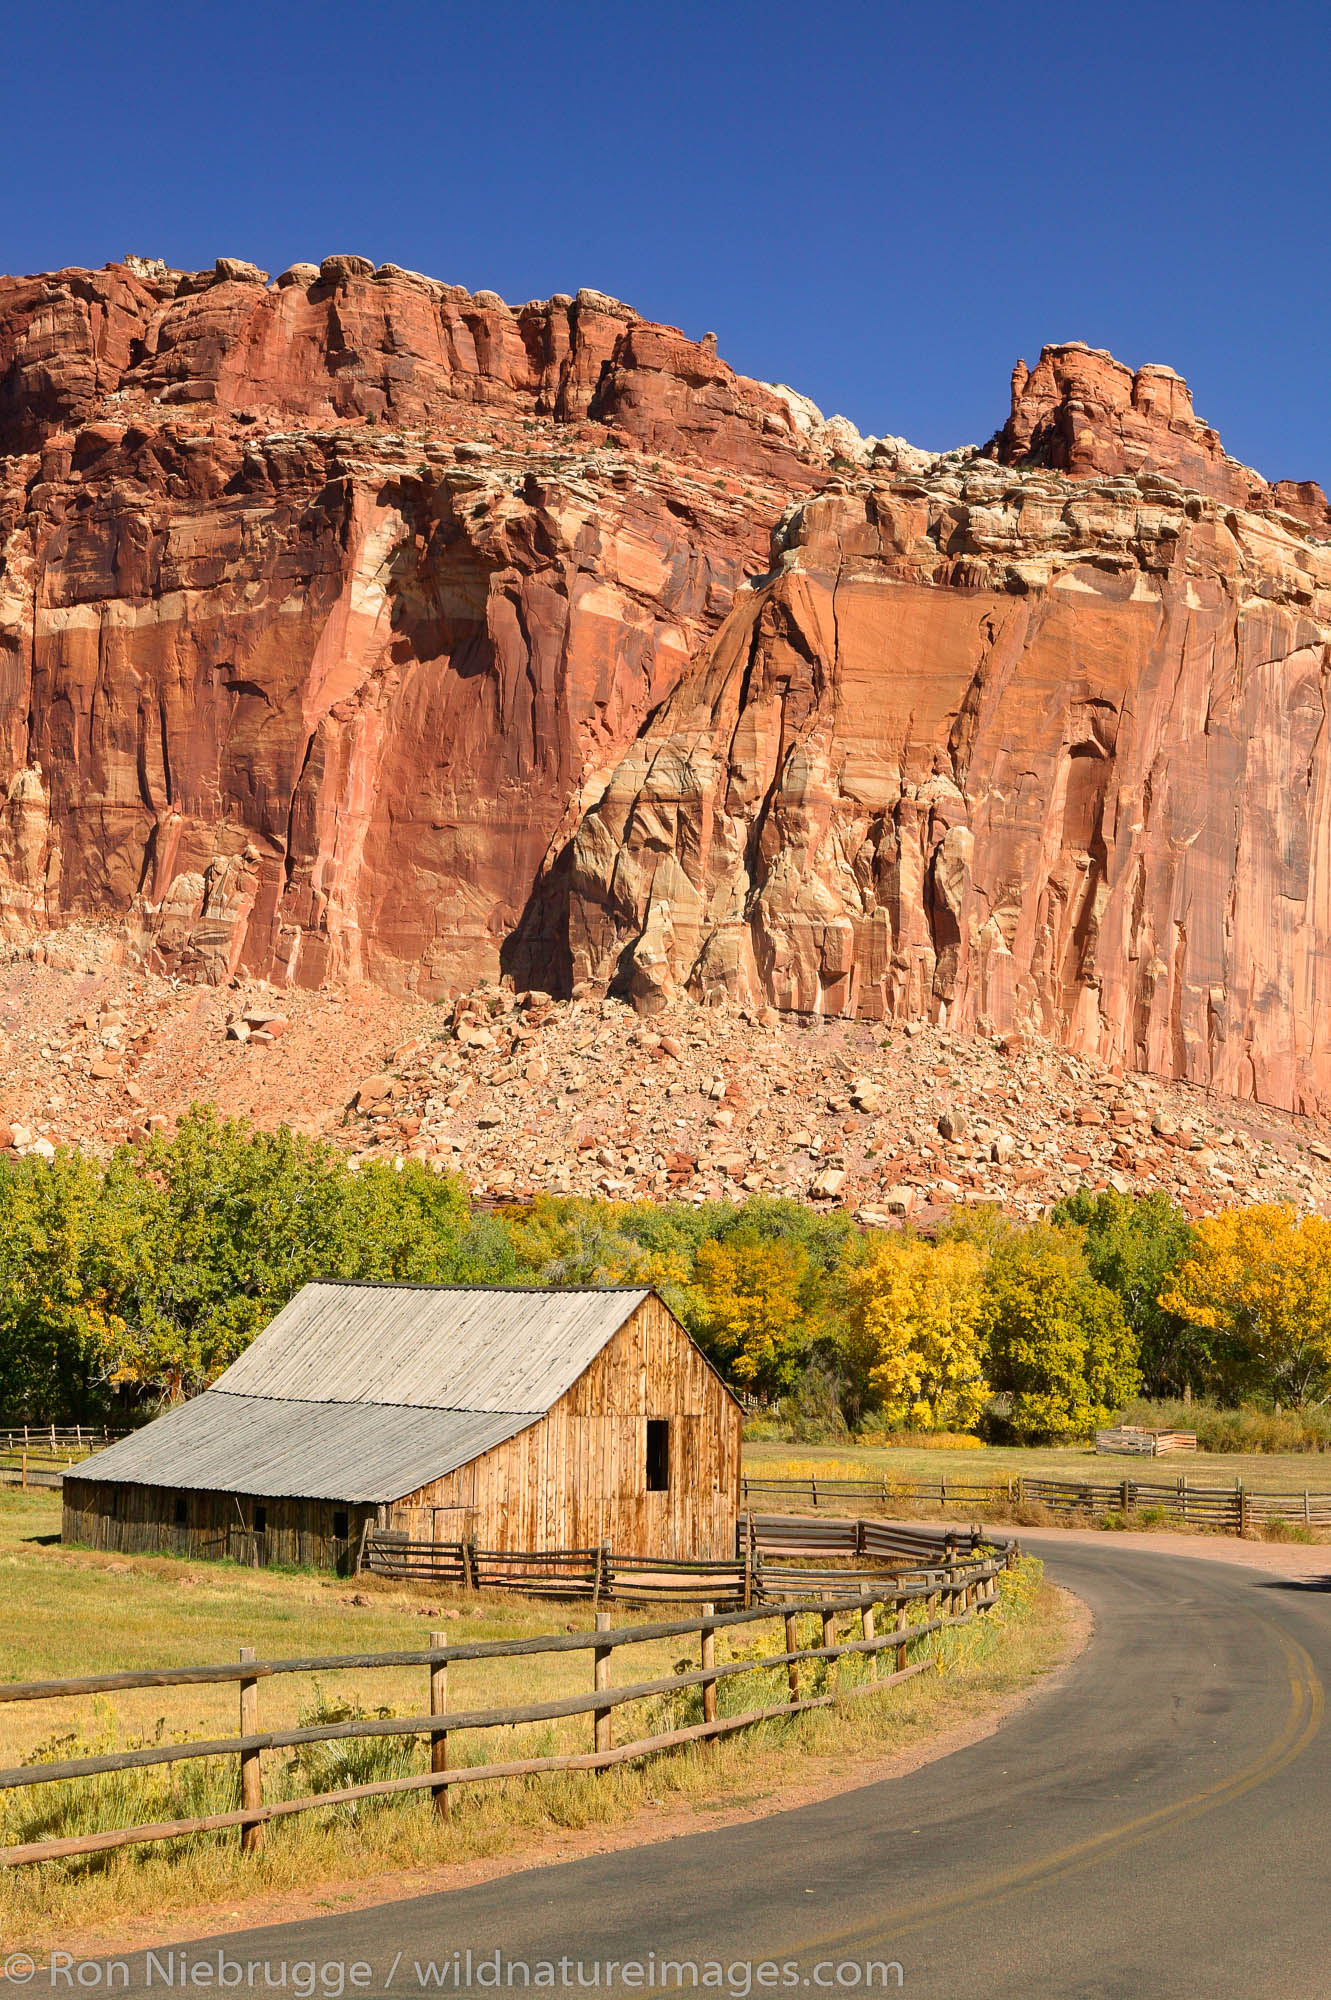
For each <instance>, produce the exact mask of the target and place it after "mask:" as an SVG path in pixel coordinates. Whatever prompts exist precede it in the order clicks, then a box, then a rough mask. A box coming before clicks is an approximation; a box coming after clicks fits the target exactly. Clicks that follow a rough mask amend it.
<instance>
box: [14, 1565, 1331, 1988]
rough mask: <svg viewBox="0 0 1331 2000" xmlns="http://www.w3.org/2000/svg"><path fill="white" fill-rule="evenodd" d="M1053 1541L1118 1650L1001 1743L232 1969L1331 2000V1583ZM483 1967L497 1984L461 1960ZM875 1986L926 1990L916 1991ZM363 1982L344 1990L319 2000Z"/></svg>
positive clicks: (397, 1978)
mask: <svg viewBox="0 0 1331 2000" xmlns="http://www.w3.org/2000/svg"><path fill="white" fill-rule="evenodd" d="M1027 1539H1028V1542H1029V1545H1030V1546H1031V1547H1032V1548H1033V1549H1036V1550H1037V1552H1039V1553H1042V1554H1045V1555H1046V1557H1047V1559H1048V1561H1049V1567H1050V1573H1051V1574H1052V1575H1053V1576H1054V1577H1055V1578H1056V1579H1057V1580H1058V1581H1060V1582H1063V1583H1066V1584H1067V1585H1068V1586H1069V1587H1070V1588H1072V1589H1073V1590H1075V1591H1077V1592H1078V1593H1079V1594H1080V1595H1081V1596H1083V1597H1084V1598H1085V1599H1086V1601H1087V1602H1088V1603H1089V1604H1090V1605H1091V1607H1092V1609H1093V1611H1094V1613H1095V1618H1096V1633H1095V1636H1094V1638H1093V1639H1092V1641H1091V1643H1090V1645H1089V1646H1088V1648H1087V1649H1086V1651H1085V1652H1084V1653H1083V1655H1082V1656H1081V1658H1080V1660H1079V1661H1078V1662H1077V1663H1076V1664H1075V1665H1074V1666H1073V1667H1072V1669H1071V1670H1070V1672H1069V1674H1068V1676H1067V1679H1066V1681H1065V1682H1064V1684H1063V1685H1062V1686H1061V1687H1060V1688H1057V1689H1055V1690H1053V1691H1052V1692H1050V1693H1048V1694H1045V1695H1042V1696H1041V1697H1039V1698H1038V1699H1037V1700H1036V1701H1035V1702H1033V1703H1032V1704H1031V1705H1030V1706H1029V1707H1027V1708H1026V1709H1024V1710H1023V1711H1022V1712H1021V1713H1020V1714H1019V1715H1017V1716H1016V1717H1014V1718H1013V1720H1011V1721H1010V1722H1009V1723H1007V1724H1006V1725H1005V1726H1004V1727H1003V1728H1001V1729H1000V1730H999V1731H998V1733H997V1734H996V1735H995V1736H993V1737H991V1738H989V1739H988V1740H987V1741H985V1742H982V1743H979V1744H976V1745H975V1746H973V1747H972V1748H971V1749H968V1750H963V1751H959V1752H957V1753H956V1754H955V1755H953V1756H951V1757H948V1758H945V1759H943V1760H942V1761H940V1762H939V1763H936V1764H933V1765H931V1766H926V1767H925V1768H924V1769H922V1770H919V1771H916V1772H914V1773H913V1774H911V1775H910V1776H907V1777H904V1778H900V1779H895V1780H892V1781H890V1782H887V1783H883V1784H878V1785H873V1786H870V1787H867V1788H865V1789H862V1790H859V1791H855V1792H851V1793H847V1794H845V1795H843V1796H841V1797H839V1798H835V1799H831V1800H828V1801H826V1802H825V1803H823V1804H820V1805H815V1806H810V1807H805V1808H802V1809H800V1810H799V1811H795V1812H789V1813H784V1814H779V1815H777V1816H775V1817H774V1818H771V1819H767V1820H763V1821H759V1822H756V1823H753V1824H750V1825H745V1826H741V1827H737V1828H730V1829H727V1830H724V1831H717V1832H713V1833H699V1834H697V1835H692V1836H689V1837H688V1838H686V1839H682V1840H678V1841H674V1842H670V1843H666V1844H663V1845H659V1846H653V1847H645V1848H639V1849H636V1850H628V1851H621V1852H618V1853H613V1854H607V1855H600V1856H595V1857H592V1858H589V1859H586V1860H580V1861H575V1862H570V1863H567V1864H565V1865H562V1866H556V1867H549V1868H543V1869H534V1870H532V1871H531V1872H530V1873H527V1874H522V1875H516V1876H509V1877H507V1878H505V1879H503V1880H501V1881H498V1882H495V1883H492V1884H489V1885H486V1886H484V1887H481V1888H476V1889H470V1890H463V1891H455V1892H453V1893H450V1894H446V1895H439V1896H429V1897H422V1898H420V1899H419V1900H415V1901H411V1902H399V1903H394V1904H391V1905H388V1906H385V1907H383V1908H381V1909H378V1910H370V1911H362V1912H358V1913H355V1914H347V1915H344V1916H340V1917H339V1916H330V1917H320V1918H319V1919H318V1920H316V1921H311V1922H308V1923H303V1924H297V1925H284V1926H281V1927H279V1928H276V1929H268V1930H262V1931H255V1932H250V1933H248V1934H245V1935H242V1936H235V1937H232V1938H230V1939H228V1940H226V1943H225V1946H224V1947H222V1949H223V1950H224V1952H225V1955H226V1956H227V1958H228V1960H229V1961H230V1962H231V1963H232V1964H235V1965H242V1966H248V1965H250V1964H255V1965H257V1967H258V1970H257V1971H256V1972H255V1973H253V1974H247V1975H246V1976H247V1978H248V1979H252V1980H253V1981H254V1990H262V1988H263V1981H264V1973H263V1964H264V1961H265V1960H266V1961H268V1962H269V1964H270V1966H271V1968H272V1976H274V1977H276V1976H277V1968H278V1965H279V1962H281V1961H286V1963H287V1965H288V1969H290V1967H291V1966H292V1965H293V1964H294V1963H296V1962H297V1961H302V1960H312V1961H314V1962H315V1964H316V1965H317V1966H328V1967H330V1968H333V1967H335V1966H336V1965H337V1964H350V1963H352V1962H354V1961H357V1960H361V1961H365V1962H367V1963H368V1964H370V1965H371V1966H372V1967H373V1973H372V1975H371V1977H370V1978H369V1980H368V1981H367V1983H366V1984H365V1985H364V1986H363V1987H361V1988H360V1990H362V1991H367V1992H369V1993H370V1994H372V1995H379V1994H382V1993H383V1992H384V1991H385V1989H386V1984H387V1981H388V1975H389V1971H390V1968H392V1967H393V1966H394V1963H395V1961H396V1970H395V1971H394V1972H393V1976H392V1981H391V1985H388V1986H387V1990H388V1991H390V1992H391V1993H393V1994H394V1995H397V1994H402V1995H405V1996H406V2000H417V1996H418V1995H419V1993H420V1992H421V1991H422V1985H421V1976H420V1975H419V1974H418V1973H417V1970H416V1967H417V1964H418V1963H419V1964H420V1966H421V1967H422V1968H424V1967H425V1966H426V1965H427V1962H431V1961H432V1962H433V1963H434V1964H435V1965H436V1967H438V1969H439V1971H438V1976H439V1979H440V1984H439V1986H437V1987H435V1988H433V1989H432V1990H434V1991H440V1990H442V1991H443V1992H445V1993H447V1992H456V1991H473V1992H484V1991H486V1990H488V1989H489V1988H491V1987H492V1986H493V1984H494V1981H493V1977H492V1974H493V1966H494V1961H493V1959H492V1957H491V1954H492V1953H494V1952H495V1951H496V1950H498V1951H499V1952H500V1953H501V1954H502V1959H501V1968H502V1969H501V1972H500V1990H502V1991H507V1990H509V1984H508V1978H509V1974H508V1967H509V1963H510V1962H511V1961H521V1962H522V1965H523V1966H524V1967H525V1968H527V1970H528V1972H529V1976H530V1979H531V1981H532V1984H533V1985H536V1984H537V1983H538V1981H540V1980H541V1979H542V1977H543V1976H545V1977H548V1978H549V1979H550V1980H552V1981H553V1985H554V1990H556V1991H560V1990H566V1991H578V1990H580V1989H579V1983H578V1974H579V1966H581V1971H582V1975H583V1977H584V1978H585V1979H586V1980H587V1981H588V1982H589V1983H590V1981H591V1979H592V1975H593V1966H594V1965H595V1966H597V1967H599V1968H600V1977H601V1981H602V1990H605V1986H606V1983H607V1975H606V1973H605V1970H604V1966H605V1962H606V1961H613V1962H615V1963H616V1965H617V1967H618V1968H620V1969H617V1970H616V1971H615V1972H614V1973H613V1975H611V1976H610V1979H609V1984H610V1987H611V1990H613V1991H615V1992H629V1991H640V1992H647V1991H655V1990H660V1978H659V1973H660V1962H661V1960H663V1959H669V1960H672V1961H694V1962H696V1963H697V1964H698V1965H699V1968H700V1970H699V1980H700V1983H701V1982H702V1981H704V1980H705V1979H706V1977H707V1971H706V1968H707V1964H708V1962H709V1961H711V1962H714V1963H715V1964H716V1965H718V1966H720V1967H722V1968H725V1970H724V1971H723V1972H722V1973H720V1974H713V1977H714V1978H715V1979H717V1980H718V1981H719V1990H720V1991H721V1992H723V1993H729V1994H732V1995H733V1994H742V1993H744V1991H745V1988H746V1987H747V1986H751V1990H752V1992H754V1993H758V1992H761V1991H764V1990H773V1991H777V1992H781V1991H790V1990H792V1988H793V1989H796V1990H807V1991H808V1992H809V1993H810V1994H816V1993H817V1991H818V1989H819V1988H820V1987H823V1988H825V1989H826V1990H829V1991H833V1992H838V1991H839V1992H847V1991H858V1990H864V1987H865V1984H866V1975H865V1973H864V1971H863V1968H864V1967H865V1966H866V1965H871V1964H873V1963H875V1962H876V1963H878V1964H879V1965H883V1964H889V1963H890V1962H892V1961H896V1962H898V1963H899V1964H900V1966H901V1968H902V1982H903V1983H902V1989H901V1990H903V1991H905V1992H908V1993H912V1994H914V1995H916V1996H919V2000H925V1996H928V2000H970V1996H972V1995H985V1996H1003V2000H1074V1996H1075V2000H1229V1996H1231V1995H1233V1996H1238V1995H1243V1996H1252V1995H1257V1996H1261V2000H1327V1996H1328V1995H1331V1896H1328V1888H1329V1887H1331V1838H1329V1835H1331V1824H1329V1822H1328V1807H1331V1730H1328V1729H1327V1728H1325V1727H1324V1715H1323V1701H1324V1696H1323V1685H1322V1681H1323V1676H1328V1677H1331V1577H1328V1578H1326V1579H1320V1578H1318V1579H1303V1580H1299V1581H1293V1580H1290V1581H1282V1580H1281V1579H1279V1578H1275V1577H1271V1576H1267V1575H1262V1574H1261V1573H1257V1572H1253V1571H1250V1570H1243V1569H1240V1568H1237V1567H1235V1566H1233V1565H1230V1564H1227V1563H1221V1562H1215V1561H1207V1560H1199V1559H1196V1558H1191V1559H1189V1558H1183V1557H1178V1556H1172V1555H1171V1556H1160V1555H1153V1554H1142V1553H1138V1552H1125V1551H1121V1550H1118V1549H1116V1548H1115V1546H1114V1544H1113V1542H1112V1540H1110V1539H1108V1538H1106V1539H1105V1540H1104V1541H1102V1542H1101V1543H1100V1544H1099V1545H1098V1546H1097V1547H1095V1548H1075V1549H1069V1548H1066V1547H1059V1546H1057V1545H1056V1544H1054V1543H1052V1542H1051V1543H1050V1544H1048V1545H1047V1546H1042V1545H1041V1543H1040V1538H1039V1537H1038V1536H1032V1537H1029V1538H1027ZM468 1948H469V1949H470V1951H471V1953H472V1961H471V1963H472V1978H471V1982H470V1985H468V1982H467V1978H466V1960H465V1958H463V1959H461V1961H460V1962H459V1964H458V1967H457V1970H455V1962H454V1960H453V1956H452V1954H453V1953H454V1952H455V1951H458V1952H465V1951H466V1950H467V1949H468ZM218 1950H219V1945H218V1941H217V1940H216V1939H213V1940H209V1941H208V1942H207V1943H206V1944H205V1943H202V1942H201V1943H200V1944H199V1945H198V1946H197V1947H190V1948H189V1949H188V1951H187V1959H188V1960H189V1961H191V1962H193V1961H195V1960H197V1961H199V1962H204V1963H205V1964H206V1962H207V1961H208V1960H211V1961H212V1963H213V1964H214V1965H215V1964H216V1960H217V1954H218ZM560 1961H565V1964H564V1965H563V1966H562V1967H561V1965H560ZM625 1961H630V1962H631V1961H641V1962H642V1964H643V1966H644V1968H645V1969H644V1972H643V1974H642V1978H641V1981H640V1982H639V1981H637V1980H635V1975H634V1973H633V1972H632V1970H630V1971H629V1972H628V1974H627V1979H626V1977H625V1974H624V1971H623V1970H622V1968H623V1966H624V1964H625ZM164 1963H165V1961H164V1960H162V1958H161V1956H160V1955H159V1965H160V1964H164ZM765 1964H766V1965H769V1966H770V1968H771V1969H770V1970H768V1971H766V1972H765V1974H764V1975H763V1976H760V1971H759V1968H760V1967H763V1966H764V1965H765ZM543 1966H549V1967H552V1968H553V1970H552V1971H550V1972H549V1973H547V1974H543V1971H542V1967H543ZM746 1966H751V1967H753V1968H754V1970H753V1971H752V1973H749V1972H747V1971H745V1970H744V1969H743V1968H744V1967H746ZM179 1969H180V1962H179V1960H177V1961H175V1966H174V1971H175V1972H176V1973H177V1974H178V1973H179ZM654 1971H655V1972H656V1974H657V1978H656V1981H655V1983H654V1982H653V1979H652V1974H653V1972H654ZM459 1972H460V1974H461V1977H460V1978H459V1976H458V1974H459ZM132 1973H133V1980H134V1982H135V1987H136V1990H145V1991H148V1990H150V1991H153V1992H162V1991H166V1990H169V1989H168V1988H167V1987H166V1985H165V1982H164V1979H163V1977H162V1976H160V1974H159V1973H158V1972H157V1971H154V1974H153V1978H152V1980H151V1984H149V1983H148V1982H147V1979H146V1973H145V1961H144V1960H143V1958H142V1957H140V1958H138V1959H136V1960H135V1961H134V1964H133V1968H132ZM424 1976H425V1977H426V1978H427V1979H428V1977H429V1974H428V1972H426V1973H425V1975H424ZM288 1977H289V1979H290V1978H291V1977H292V1975H291V1974H290V1970H288ZM361 1977H364V1975H361ZM678 1977H679V1975H677V1974H675V1973H673V1972H672V1973H670V1974H669V1975H668V1979H669V1986H670V1990H674V1986H675V1984H676V1982H677V1979H678ZM872 1977H873V1980H874V1985H873V1989H872V1990H875V1991H878V1990H883V1987H884V1985H886V1987H887V1990H890V1991H895V1990H897V1976H896V1973H895V1972H891V1973H888V1974H886V1975H884V1974H883V1973H882V1972H881V1971H880V1972H878V1973H876V1974H874V1975H872ZM339 1978H340V1975H339V1974H338V1972H337V1971H336V1970H335V1969H330V1970H329V1972H328V1975H327V1977H326V1978H325V1977H322V1976H320V1978H319V1982H318V1983H317V1984H316V1986H315V1994H314V2000H321V1996H322V1995H323V1994H328V1995H330V2000H331V1995H332V1989H333V1988H334V1987H336V1985H337V1984H338V1982H339ZM684 1980H685V1985H686V1989H687V1988H688V1987H690V1986H691V1979H690V1976H689V1975H688V1974H685V1975H684ZM302 1982H303V1984H304V1985H305V1986H308V1985H309V1984H310V1979H309V1976H308V1975H306V1974H301V1975H299V1976H298V1979H297V1982H296V1985H297V1992H298V1994H299V1989H300V1985H301V1983H302ZM768 1982H772V1983H771V1984H770V1988H769V1985H768ZM45 1983H46V1982H45V1981H44V1980H41V1979H40V1978H39V1981H38V1982H35V1983H34V1988H33V1989H32V1990H41V1989H42V1987H44V1985H45ZM522 1986H523V1973H522V1970H516V1971H515V1972H514V1974H513V1990H521V1988H522ZM174 1990H175V1991H177V1992H179V1991H180V1990H181V1989H180V1986H179V1984H178V1983H177V1985H176V1986H175V1988H174ZM189 1990H191V1991H193V1990H196V1989H194V1988H193V1987H191V1988H190V1989H189ZM290 1990H292V1989H291V1986H290V1984H289V1986H288V1991H290ZM351 1990H353V1989H352V1988H350V1987H348V1991H349V1992H350V1991H351Z"/></svg>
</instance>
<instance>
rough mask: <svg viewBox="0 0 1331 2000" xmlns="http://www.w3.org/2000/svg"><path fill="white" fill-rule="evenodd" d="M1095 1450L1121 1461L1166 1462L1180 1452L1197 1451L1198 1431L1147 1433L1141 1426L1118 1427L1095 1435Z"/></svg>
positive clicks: (1119, 1425) (1118, 1425) (1127, 1425)
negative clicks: (1160, 1460) (1170, 1455)
mask: <svg viewBox="0 0 1331 2000" xmlns="http://www.w3.org/2000/svg"><path fill="white" fill-rule="evenodd" d="M1095 1448H1096V1450H1097V1451H1099V1452H1109V1453H1112V1454H1115V1455H1117V1456H1118V1457H1121V1458H1164V1457H1165V1456H1166V1454H1168V1453H1171V1452H1179V1451H1196V1449H1197V1433H1196V1431H1148V1430H1147V1429H1145V1428H1144V1426H1143V1425H1141V1424H1116V1425H1115V1426H1114V1428H1113V1429H1112V1430H1107V1431H1097V1432H1096V1433H1095Z"/></svg>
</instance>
